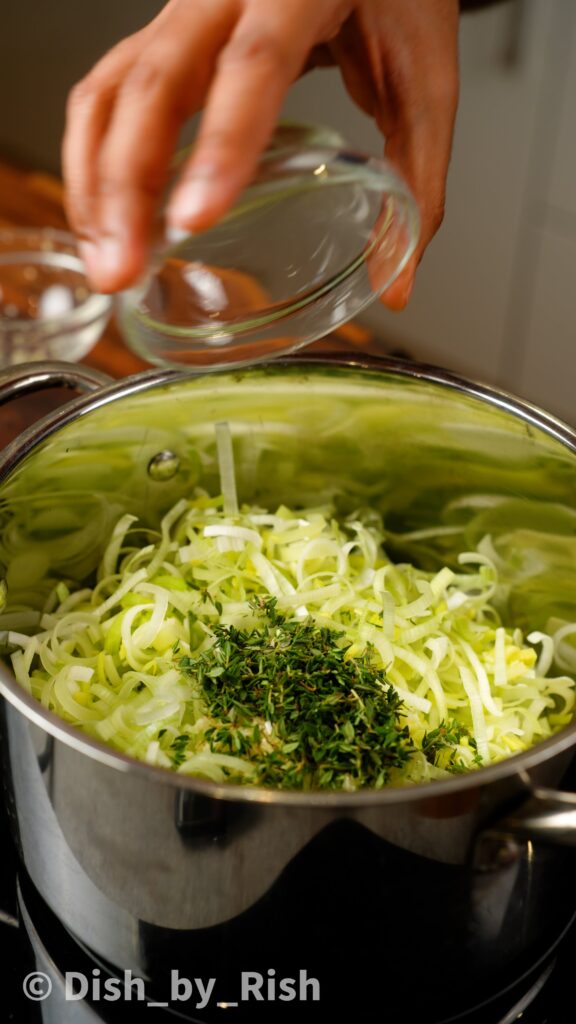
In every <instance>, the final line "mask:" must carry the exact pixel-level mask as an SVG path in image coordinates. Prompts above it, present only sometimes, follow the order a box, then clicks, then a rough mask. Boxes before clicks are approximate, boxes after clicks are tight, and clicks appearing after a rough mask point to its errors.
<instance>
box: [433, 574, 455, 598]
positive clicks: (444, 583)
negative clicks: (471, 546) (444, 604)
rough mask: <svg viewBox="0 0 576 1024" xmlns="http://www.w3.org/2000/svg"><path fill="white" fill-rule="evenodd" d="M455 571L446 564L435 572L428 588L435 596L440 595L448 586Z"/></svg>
mask: <svg viewBox="0 0 576 1024" xmlns="http://www.w3.org/2000/svg"><path fill="white" fill-rule="evenodd" d="M454 576H455V573H454V572H452V569H449V568H448V566H444V568H443V569H440V572H437V573H436V575H435V576H434V577H433V578H432V579H431V580H430V590H431V591H432V594H433V595H434V597H435V598H438V597H440V595H441V594H443V593H444V591H445V590H446V588H447V587H449V586H450V584H451V583H452V580H453V579H454Z"/></svg>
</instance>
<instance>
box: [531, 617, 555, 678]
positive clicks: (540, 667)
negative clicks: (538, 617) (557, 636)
mask: <svg viewBox="0 0 576 1024" xmlns="http://www.w3.org/2000/svg"><path fill="white" fill-rule="evenodd" d="M526 639H527V641H528V643H529V644H541V651H540V657H539V658H538V661H537V662H536V674H537V675H539V676H545V675H547V673H548V672H549V671H550V669H551V667H552V662H553V660H554V640H553V639H552V637H551V636H548V634H547V633H541V632H540V631H539V630H537V629H536V630H533V632H532V633H529V634H528V636H527V637H526Z"/></svg>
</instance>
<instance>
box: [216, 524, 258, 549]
mask: <svg viewBox="0 0 576 1024" xmlns="http://www.w3.org/2000/svg"><path fill="white" fill-rule="evenodd" d="M203 532H204V536H205V537H233V538H234V539H237V540H242V541H244V542H245V543H248V544H254V545H255V547H257V548H261V547H262V537H261V536H260V534H259V533H258V532H257V531H256V530H250V529H248V528H247V527H246V526H229V525H228V524H226V523H216V524H214V525H212V526H205V527H204V531H203Z"/></svg>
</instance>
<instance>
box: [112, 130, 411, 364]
mask: <svg viewBox="0 0 576 1024" xmlns="http://www.w3.org/2000/svg"><path fill="white" fill-rule="evenodd" d="M417 238H418V213H417V208H416V204H415V201H414V200H413V198H412V196H411V195H410V193H409V191H408V189H407V187H406V185H405V184H404V183H403V182H402V181H401V180H400V178H399V177H398V175H397V174H396V172H395V171H394V170H393V169H392V167H391V166H390V165H389V164H388V163H386V162H385V161H384V160H378V159H375V158H373V157H370V156H366V155H364V154H360V153H357V152H354V151H351V150H350V149H348V148H346V146H345V145H344V144H343V143H342V141H341V140H340V138H339V137H338V136H337V135H336V134H335V133H333V132H330V131H329V130H321V131H319V130H311V129H306V128H300V127H299V126H295V125H285V126H282V127H281V128H280V129H279V130H278V131H277V133H276V135H275V136H274V138H273V140H272V143H271V144H270V146H269V148H268V149H267V151H266V152H265V153H264V154H263V156H262V158H261V160H260V163H259V166H258V169H257V172H256V174H255V176H254V179H253V181H252V182H251V184H250V185H249V187H248V188H246V189H245V190H244V192H243V193H242V195H241V196H240V198H239V200H238V202H237V203H236V205H235V206H234V208H233V209H232V210H231V211H230V213H229V214H228V215H227V216H226V217H225V218H224V219H223V220H221V221H220V222H219V223H218V224H217V225H216V226H214V227H212V228H210V229H208V230H207V231H204V232H201V233H198V234H196V235H183V234H180V235H179V237H177V238H175V237H174V236H172V237H169V238H168V240H164V242H163V243H162V245H160V246H157V247H156V250H155V252H154V256H153V259H152V261H151V266H150V268H149V270H148V272H147V274H146V276H145V278H144V279H143V280H141V281H140V282H139V283H138V285H137V286H136V287H134V288H132V289H130V290H128V291H126V292H124V293H122V295H121V296H120V297H119V300H118V311H119V316H120V322H121V326H122V329H123V331H124V334H125V336H126V339H127V341H128V343H129V344H130V345H131V347H132V348H134V349H135V350H136V351H137V352H138V353H139V354H140V355H142V356H143V357H144V358H145V359H147V360H148V361H149V362H151V363H155V364H160V365H168V366H171V365H175V366H182V365H185V366H187V367H189V368H193V367H194V366H195V365H197V366H198V368H199V370H201V371H202V372H205V371H206V370H209V369H217V368H220V367H221V366H222V365H226V366H228V367H235V366H243V365H246V364H248V363H254V362H261V361H263V360H267V359H270V358H275V357H276V356H279V355H281V354H283V353H287V352H292V351H294V350H296V349H298V348H301V347H302V346H303V345H307V344H309V343H310V342H312V341H315V340H316V339H317V338H320V337H323V336H324V335H326V334H328V333H329V332H330V331H332V330H334V329H335V328H336V327H338V326H339V325H341V324H342V323H344V322H345V321H347V320H350V319H351V318H352V317H354V316H356V315H357V314H358V313H359V312H360V311H361V310H362V309H364V308H365V307H366V306H367V305H368V304H369V303H370V302H372V300H373V299H375V298H376V297H377V296H378V295H380V294H381V293H382V292H383V291H384V290H385V289H386V288H387V287H388V286H389V285H390V284H391V282H392V281H393V280H394V279H395V278H396V277H397V275H398V274H399V273H400V271H401V270H402V268H403V267H404V266H405V264H406V262H407V260H408V259H409V257H410V256H411V254H412V252H413V251H414V247H415V245H416V241H417Z"/></svg>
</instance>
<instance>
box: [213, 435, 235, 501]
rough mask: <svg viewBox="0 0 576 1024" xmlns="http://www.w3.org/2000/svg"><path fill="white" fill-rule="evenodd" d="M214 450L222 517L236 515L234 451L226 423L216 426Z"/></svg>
mask: <svg viewBox="0 0 576 1024" xmlns="http://www.w3.org/2000/svg"><path fill="white" fill-rule="evenodd" d="M215 429H216V448H217V451H218V470H219V473H220V490H221V491H222V497H223V499H224V515H226V516H237V515H238V493H237V491H236V472H235V468H234V449H233V446H232V435H231V433H230V426H229V424H228V423H225V422H224V423H217V424H216V428H215Z"/></svg>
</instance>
